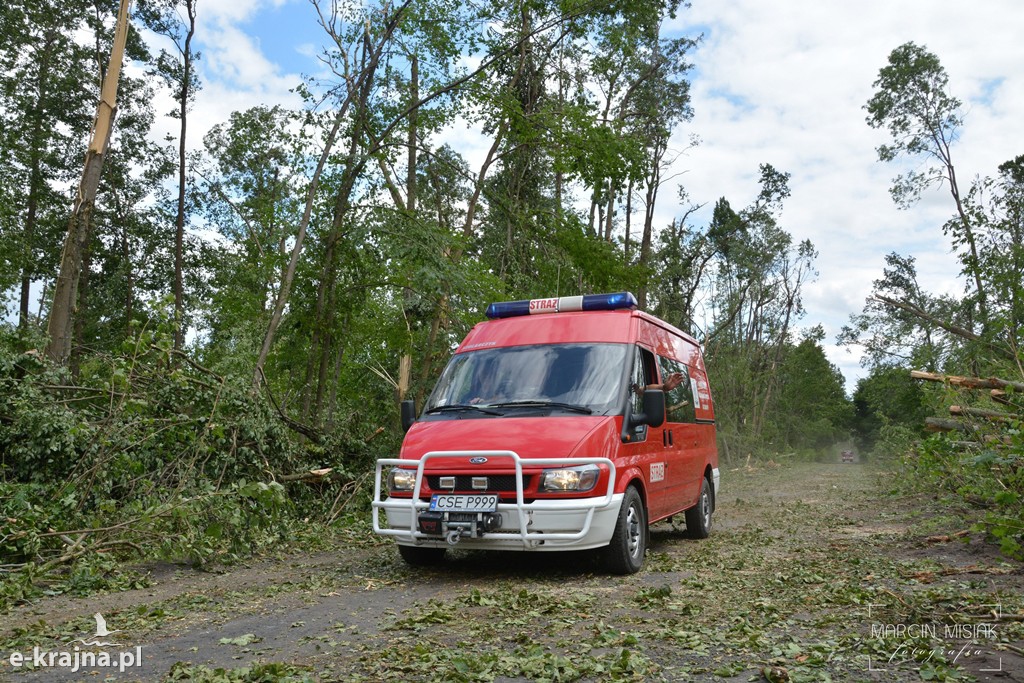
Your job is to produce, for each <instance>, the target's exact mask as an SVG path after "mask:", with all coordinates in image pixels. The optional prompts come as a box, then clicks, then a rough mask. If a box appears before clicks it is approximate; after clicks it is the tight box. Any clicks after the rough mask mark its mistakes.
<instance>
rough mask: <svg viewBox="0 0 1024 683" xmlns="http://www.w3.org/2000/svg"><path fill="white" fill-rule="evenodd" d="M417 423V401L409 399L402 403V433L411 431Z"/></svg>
mask: <svg viewBox="0 0 1024 683" xmlns="http://www.w3.org/2000/svg"><path fill="white" fill-rule="evenodd" d="M414 422H416V399H414V398H409V399H406V400H404V401H402V431H405V432H407V431H409V428H410V427H412V425H413V423H414Z"/></svg>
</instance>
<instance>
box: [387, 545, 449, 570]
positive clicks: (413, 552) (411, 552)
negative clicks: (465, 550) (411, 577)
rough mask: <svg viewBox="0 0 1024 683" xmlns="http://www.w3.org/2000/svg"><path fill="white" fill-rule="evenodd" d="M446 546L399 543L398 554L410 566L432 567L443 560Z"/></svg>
mask: <svg viewBox="0 0 1024 683" xmlns="http://www.w3.org/2000/svg"><path fill="white" fill-rule="evenodd" d="M447 550H448V549H447V548H430V547H427V546H425V545H400V546H398V554H399V555H401V556H402V559H403V560H405V563H406V564H407V565H409V566H410V567H433V566H435V565H438V564H441V563H442V562H444V555H445V553H446V552H447Z"/></svg>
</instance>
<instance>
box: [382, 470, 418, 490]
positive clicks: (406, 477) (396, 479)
mask: <svg viewBox="0 0 1024 683" xmlns="http://www.w3.org/2000/svg"><path fill="white" fill-rule="evenodd" d="M415 487H416V470H403V469H399V468H397V467H396V468H394V469H393V470H391V471H390V472H388V489H389V490H391V491H412V490H413V489H414V488H415Z"/></svg>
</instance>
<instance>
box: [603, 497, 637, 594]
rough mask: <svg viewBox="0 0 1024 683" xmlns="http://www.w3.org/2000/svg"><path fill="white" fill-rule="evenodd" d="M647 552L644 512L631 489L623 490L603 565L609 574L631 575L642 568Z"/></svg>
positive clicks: (605, 550)
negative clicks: (620, 505) (617, 515)
mask: <svg viewBox="0 0 1024 683" xmlns="http://www.w3.org/2000/svg"><path fill="white" fill-rule="evenodd" d="M646 551H647V511H646V510H645V509H644V501H643V500H642V499H641V498H640V493H639V492H638V491H637V490H636V487H635V486H630V487H629V488H627V489H626V495H624V496H623V497H622V507H620V508H619V518H618V521H617V522H616V524H615V532H614V533H613V534H612V540H611V543H609V544H608V547H606V548H605V549H604V562H605V566H606V567H607V568H608V571H609V572H611V573H612V574H635V573H636V572H638V571H640V568H641V567H642V566H643V565H644V553H645V552H646Z"/></svg>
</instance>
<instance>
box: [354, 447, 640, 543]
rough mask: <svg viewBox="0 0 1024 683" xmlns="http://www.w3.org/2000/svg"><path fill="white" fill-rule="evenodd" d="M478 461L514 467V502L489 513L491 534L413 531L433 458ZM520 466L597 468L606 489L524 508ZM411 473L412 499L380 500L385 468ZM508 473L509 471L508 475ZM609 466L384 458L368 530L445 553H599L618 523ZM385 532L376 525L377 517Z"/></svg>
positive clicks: (500, 454) (508, 455)
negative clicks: (495, 520) (493, 520)
mask: <svg viewBox="0 0 1024 683" xmlns="http://www.w3.org/2000/svg"><path fill="white" fill-rule="evenodd" d="M475 456H483V457H487V458H490V459H492V460H493V459H508V460H509V461H510V464H513V465H514V467H515V470H514V471H515V474H516V478H515V479H516V482H517V484H516V486H517V488H516V502H514V503H501V502H499V503H498V506H497V511H496V512H495V513H494V514H495V515H497V516H500V518H501V524H500V527H499V528H497V529H495V530H494V531H487V532H479V533H477V534H469V533H459V534H455V535H454V536H453V535H452V534H451V533H446V534H443V535H440V536H439V535H437V534H426V533H423V532H421V531H420V530H419V528H418V524H417V519H418V517H419V515H420V514H421V513H423V512H425V511H427V510H428V508H429V506H430V502H429V501H426V500H420V489H421V484H422V481H423V477H424V476H425V475H424V472H425V466H426V464H427V463H428V462H429V461H430V460H431V459H434V458H461V457H475ZM523 463H526V464H527V465H528V466H530V467H536V466H542V467H574V466H577V465H586V464H591V463H593V464H597V465H604V466H605V467H607V468H608V474H609V475H610V476H609V477H608V487H607V490H606V492H605V493H604V494H603V495H597V496H593V497H587V498H565V499H543V500H535V501H534V502H532V503H527V502H525V501H524V500H523V484H522V482H523ZM390 467H405V468H409V469H412V468H414V467H415V468H416V483H415V487H414V489H413V495H412V498H395V497H391V498H383V497H382V496H383V493H384V492H383V491H382V481H383V478H384V472H385V468H390ZM510 473H511V469H510ZM615 480H616V476H615V465H614V463H612V461H611V460H609V459H608V458H543V459H541V458H528V459H523V458H520V457H519V455H518V454H517V453H515V452H514V451H432V452H430V453H426V454H425V455H424V456H423V457H422V458H421V459H419V460H400V459H392V458H385V459H381V460H378V461H377V466H376V471H375V477H374V491H373V503H372V505H373V530H374V532H375V533H377V534H380V535H383V536H394V537H395V540H396V541H397V542H398V543H399V544H402V545H419V546H426V547H450V546H452V545H456V544H457V545H458V546H459V547H462V548H476V549H491V550H533V551H552V550H585V549H588V548H599V547H602V546H605V545H608V543H609V542H610V541H611V538H612V534H613V533H614V532H615V525H616V523H617V521H618V515H619V507H620V506H621V503H622V497H623V496H622V494H621V493H615V490H614V487H615ZM382 510H383V511H384V515H385V517H386V526H385V525H382V524H381V515H380V513H381V511H382Z"/></svg>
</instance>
